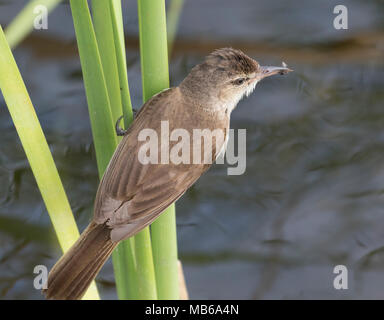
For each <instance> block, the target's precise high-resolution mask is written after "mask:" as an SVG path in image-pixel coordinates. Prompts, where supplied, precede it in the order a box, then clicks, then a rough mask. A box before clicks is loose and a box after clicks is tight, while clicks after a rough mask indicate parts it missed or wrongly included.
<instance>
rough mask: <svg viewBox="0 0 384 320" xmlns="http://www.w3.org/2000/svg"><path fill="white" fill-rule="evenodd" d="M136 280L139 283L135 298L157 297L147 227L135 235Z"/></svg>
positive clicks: (151, 298) (150, 298)
mask: <svg viewBox="0 0 384 320" xmlns="http://www.w3.org/2000/svg"><path fill="white" fill-rule="evenodd" d="M134 239H135V253H136V266H137V272H136V276H137V282H138V283H139V287H138V292H137V299H140V300H154V299H157V291H156V279H155V271H154V266H153V258H152V246H151V240H150V239H151V237H150V234H149V228H148V227H147V228H145V229H144V230H142V231H140V232H139V233H138V234H137V235H136V236H135V237H134Z"/></svg>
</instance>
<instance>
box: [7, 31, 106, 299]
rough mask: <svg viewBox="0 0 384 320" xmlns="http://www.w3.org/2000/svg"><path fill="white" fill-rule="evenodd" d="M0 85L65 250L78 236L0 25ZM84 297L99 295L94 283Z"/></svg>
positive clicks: (64, 195) (41, 133) (33, 111)
mask: <svg viewBox="0 0 384 320" xmlns="http://www.w3.org/2000/svg"><path fill="white" fill-rule="evenodd" d="M0 70H1V72H0V89H1V92H2V93H3V96H4V99H5V101H6V103H7V106H8V109H9V112H10V114H11V117H12V120H13V123H14V125H15V127H16V130H17V133H18V134H19V137H20V140H21V143H22V145H23V148H24V151H25V153H26V155H27V158H28V161H29V164H30V166H31V169H32V172H33V175H34V177H35V179H36V182H37V185H38V187H39V190H40V192H41V195H42V197H43V200H44V203H45V205H46V207H47V210H48V213H49V215H50V218H51V221H52V224H53V227H54V229H55V232H56V235H57V238H58V240H59V244H60V246H61V248H62V250H63V252H65V251H67V250H68V249H69V248H70V247H71V246H72V244H73V243H74V242H75V241H76V240H77V238H78V237H79V231H78V229H77V226H76V222H75V219H74V218H73V215H72V211H71V208H70V205H69V203H68V199H67V196H66V194H65V191H64V188H63V185H62V183H61V180H60V177H59V174H58V171H57V168H56V166H55V163H54V161H53V158H52V155H51V152H50V150H49V146H48V144H47V141H46V139H45V136H44V133H43V131H42V129H41V126H40V123H39V120H38V118H37V116H36V113H35V109H34V107H33V105H32V102H31V99H30V97H29V95H28V92H27V89H26V87H25V84H24V82H23V79H22V77H21V75H20V72H19V69H18V68H17V65H16V62H15V60H14V58H13V55H12V52H11V49H10V48H9V46H8V43H7V40H6V38H5V35H4V33H3V29H2V28H1V26H0ZM84 298H85V299H99V295H98V292H97V289H96V286H95V284H94V283H92V285H91V287H90V288H89V289H88V291H87V293H86V295H85V296H84Z"/></svg>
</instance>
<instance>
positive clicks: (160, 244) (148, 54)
mask: <svg viewBox="0 0 384 320" xmlns="http://www.w3.org/2000/svg"><path fill="white" fill-rule="evenodd" d="M138 13H139V31H140V56H141V71H142V83H143V97H144V101H146V100H148V99H149V98H151V97H152V96H153V95H154V94H156V93H158V92H160V91H161V90H163V89H165V88H168V87H169V74H168V52H167V31H166V18H165V2H164V0H138ZM151 238H152V248H153V257H154V264H155V274H156V284H157V296H158V298H159V299H179V287H178V265H177V264H178V261H177V242H176V239H177V236H176V223H175V207H174V205H171V206H170V207H169V208H168V209H167V210H165V212H164V213H163V214H162V215H161V216H160V217H159V218H158V219H157V220H156V221H155V222H154V223H153V224H152V226H151Z"/></svg>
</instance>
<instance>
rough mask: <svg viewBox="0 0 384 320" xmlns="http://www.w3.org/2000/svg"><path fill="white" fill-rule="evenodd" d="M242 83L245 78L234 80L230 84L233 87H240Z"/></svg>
mask: <svg viewBox="0 0 384 320" xmlns="http://www.w3.org/2000/svg"><path fill="white" fill-rule="evenodd" d="M244 81H245V78H239V79H236V80H234V81H232V83H233V84H234V85H237V86H240V85H242V84H243V83H244Z"/></svg>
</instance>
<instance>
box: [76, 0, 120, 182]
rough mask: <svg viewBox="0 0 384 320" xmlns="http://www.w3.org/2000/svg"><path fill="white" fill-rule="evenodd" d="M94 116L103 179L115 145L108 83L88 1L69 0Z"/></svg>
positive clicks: (85, 83)
mask: <svg viewBox="0 0 384 320" xmlns="http://www.w3.org/2000/svg"><path fill="white" fill-rule="evenodd" d="M70 5H71V10H72V16H73V23H74V27H75V32H76V39H77V43H78V48H79V55H80V62H81V67H82V72H83V79H84V86H85V92H86V96H87V102H88V110H89V116H90V119H91V126H92V135H93V141H94V145H95V150H96V160H97V167H98V172H99V177H100V178H101V177H102V176H103V174H104V171H105V169H106V167H107V165H108V163H109V160H110V158H111V157H112V154H113V152H114V150H115V148H116V145H117V139H116V135H115V131H114V125H113V122H112V115H111V108H110V103H109V97H108V91H107V86H106V83H105V78H104V73H103V68H102V62H101V58H100V54H99V50H98V45H97V42H96V35H95V32H94V29H93V25H92V20H91V15H90V13H89V8H88V4H87V1H86V0H71V1H70Z"/></svg>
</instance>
